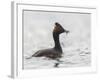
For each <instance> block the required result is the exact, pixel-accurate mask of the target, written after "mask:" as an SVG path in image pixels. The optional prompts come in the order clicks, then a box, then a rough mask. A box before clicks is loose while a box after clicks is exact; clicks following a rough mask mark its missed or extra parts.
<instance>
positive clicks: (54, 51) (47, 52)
mask: <svg viewBox="0 0 100 80" xmlns="http://www.w3.org/2000/svg"><path fill="white" fill-rule="evenodd" d="M63 32H66V33H68V32H69V31H67V30H65V29H64V28H63V27H62V26H61V25H60V24H59V23H58V22H56V23H55V27H54V30H53V39H54V43H55V46H54V48H50V49H44V50H39V51H37V52H36V53H35V54H33V55H32V56H31V57H43V56H44V57H48V58H51V59H59V58H61V57H62V53H63V51H62V48H61V45H60V42H59V35H60V34H61V33H63ZM31 57H30V58H31ZM30 58H27V59H30Z"/></svg>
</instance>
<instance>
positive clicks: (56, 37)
mask: <svg viewBox="0 0 100 80" xmlns="http://www.w3.org/2000/svg"><path fill="white" fill-rule="evenodd" d="M53 39H54V43H55V46H54V48H55V49H56V50H57V51H59V52H61V53H62V48H61V45H60V41H59V34H57V33H56V32H53Z"/></svg>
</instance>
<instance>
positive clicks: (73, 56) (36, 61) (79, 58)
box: [24, 48, 91, 69]
mask: <svg viewBox="0 0 100 80" xmlns="http://www.w3.org/2000/svg"><path fill="white" fill-rule="evenodd" d="M63 52H64V54H63V57H62V58H61V59H60V62H59V61H56V60H52V59H48V58H46V57H32V58H31V59H26V58H27V57H29V56H27V55H26V56H25V59H24V69H40V68H54V67H57V68H61V67H66V68H67V67H84V66H90V65H91V53H90V50H89V49H88V48H83V49H80V48H77V49H72V48H69V49H64V48H63Z"/></svg>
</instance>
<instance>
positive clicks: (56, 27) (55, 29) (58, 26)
mask: <svg viewBox="0 0 100 80" xmlns="http://www.w3.org/2000/svg"><path fill="white" fill-rule="evenodd" d="M53 32H55V33H58V34H61V33H63V32H66V33H69V31H68V30H65V29H64V28H63V27H62V26H61V25H60V24H59V23H58V22H56V23H55V27H54V30H53Z"/></svg>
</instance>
